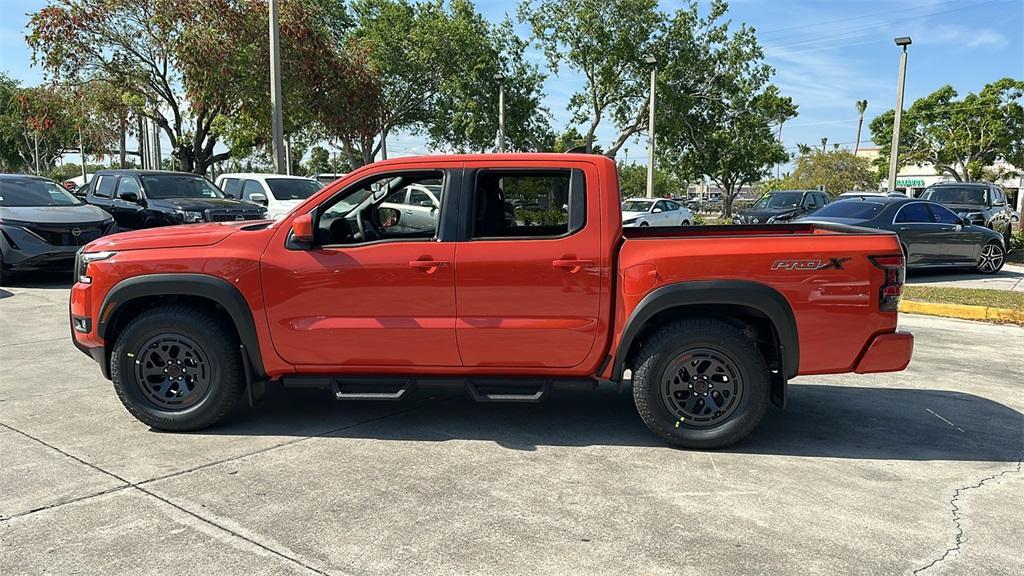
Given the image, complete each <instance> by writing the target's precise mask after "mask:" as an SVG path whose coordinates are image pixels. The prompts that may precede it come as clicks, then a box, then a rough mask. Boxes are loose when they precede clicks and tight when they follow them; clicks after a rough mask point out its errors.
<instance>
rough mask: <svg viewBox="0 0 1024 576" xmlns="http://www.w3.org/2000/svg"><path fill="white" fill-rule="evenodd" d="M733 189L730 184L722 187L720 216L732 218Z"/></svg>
mask: <svg viewBox="0 0 1024 576" xmlns="http://www.w3.org/2000/svg"><path fill="white" fill-rule="evenodd" d="M732 201H733V191H732V187H731V186H727V187H724V188H722V218H732Z"/></svg>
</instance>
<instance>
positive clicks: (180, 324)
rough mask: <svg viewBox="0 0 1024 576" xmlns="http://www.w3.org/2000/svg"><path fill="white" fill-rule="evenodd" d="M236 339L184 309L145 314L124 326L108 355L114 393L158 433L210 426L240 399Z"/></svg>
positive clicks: (207, 317)
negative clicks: (160, 431) (158, 430)
mask: <svg viewBox="0 0 1024 576" xmlns="http://www.w3.org/2000/svg"><path fill="white" fill-rule="evenodd" d="M237 342H238V338H237V337H236V335H235V333H234V331H233V330H231V329H230V327H229V326H227V325H225V323H224V322H223V321H221V320H218V319H217V318H215V317H213V316H211V315H209V314H208V313H206V312H204V311H202V310H199V309H196V308H191V307H187V306H162V307H159V308H153V309H151V310H148V311H146V312H144V313H142V314H141V315H139V316H138V317H136V318H135V319H134V320H132V321H131V322H129V323H128V326H126V327H125V329H124V330H123V331H122V332H121V334H120V335H119V336H118V338H117V341H116V343H115V344H114V348H113V351H112V352H111V355H110V375H111V380H113V382H114V390H115V391H116V392H117V395H118V397H119V398H120V399H121V402H122V403H123V404H124V406H125V408H127V409H128V411H129V412H131V414H132V416H135V417H136V418H137V419H139V420H140V421H142V422H143V423H144V424H147V425H148V426H152V427H153V428H157V429H160V430H171V431H190V430H199V429H202V428H206V427H207V426H210V425H211V424H214V423H215V422H217V421H218V420H220V419H221V418H223V417H224V416H225V415H227V413H228V412H230V411H231V409H232V408H234V406H235V404H236V403H237V402H238V398H239V396H240V395H241V389H242V385H241V384H242V361H241V357H240V352H239V348H238V345H237Z"/></svg>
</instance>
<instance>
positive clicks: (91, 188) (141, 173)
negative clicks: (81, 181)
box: [85, 170, 267, 230]
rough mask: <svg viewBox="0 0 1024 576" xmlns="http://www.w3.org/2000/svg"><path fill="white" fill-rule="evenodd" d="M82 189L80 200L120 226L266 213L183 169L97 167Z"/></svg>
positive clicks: (260, 216) (253, 216)
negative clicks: (84, 192)
mask: <svg viewBox="0 0 1024 576" xmlns="http://www.w3.org/2000/svg"><path fill="white" fill-rule="evenodd" d="M86 188H87V190H86V195H85V201H86V202H88V203H89V204H92V205H94V206H99V207H100V208H103V209H104V210H106V211H107V212H110V213H111V214H112V215H113V216H114V218H115V219H116V220H117V225H118V226H119V227H120V228H121V229H122V230H137V229H141V228H154V227H157V226H170V225H173V224H189V223H193V222H233V221H238V220H263V219H265V218H266V217H267V209H266V208H264V207H263V206H259V205H257V204H252V203H250V202H243V201H241V200H235V199H233V198H228V197H227V196H226V195H225V194H224V193H223V192H221V190H220V188H217V187H216V186H214V185H213V183H212V182H210V181H209V180H207V179H206V178H203V177H202V176H199V175H198V174H192V173H189V172H162V171H147V170H101V171H99V172H97V173H96V175H95V176H94V177H93V178H92V180H90V181H89V185H88V186H87V187H86Z"/></svg>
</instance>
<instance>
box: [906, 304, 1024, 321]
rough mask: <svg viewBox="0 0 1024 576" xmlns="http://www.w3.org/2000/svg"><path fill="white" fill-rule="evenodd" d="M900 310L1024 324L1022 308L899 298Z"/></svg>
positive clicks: (911, 312)
mask: <svg viewBox="0 0 1024 576" xmlns="http://www.w3.org/2000/svg"><path fill="white" fill-rule="evenodd" d="M900 312H905V313H907V314H927V315H929V316H944V317H946V318H960V319H962V320H984V321H989V322H1013V323H1014V324H1024V310H1013V309H1010V308H993V307H992V306H969V305H967V304H945V303H942V302H918V301H915V300H900Z"/></svg>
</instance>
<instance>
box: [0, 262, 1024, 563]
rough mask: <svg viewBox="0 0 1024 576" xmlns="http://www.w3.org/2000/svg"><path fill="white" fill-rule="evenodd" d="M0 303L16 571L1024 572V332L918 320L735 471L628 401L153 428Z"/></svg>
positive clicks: (18, 291) (773, 430) (302, 403)
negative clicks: (895, 349) (675, 443)
mask: <svg viewBox="0 0 1024 576" xmlns="http://www.w3.org/2000/svg"><path fill="white" fill-rule="evenodd" d="M66 314H67V286H66V284H61V283H60V282H55V281H49V280H43V281H38V282H37V281H33V280H28V281H26V282H25V285H24V286H23V287H14V288H7V289H4V290H0V454H2V462H3V464H2V466H0V574H5V575H6V574H42V573H58V574H67V573H76V574H246V575H256V574H351V575H373V574H412V573H415V574H530V575H531V576H535V575H541V574H552V575H556V574H557V575H564V574H666V575H667V574H672V575H679V574H721V575H737V574H773V575H776V574H910V573H917V574H964V575H967V574H1021V573H1024V560H1022V556H1021V554H1020V543H1021V542H1024V522H1021V511H1022V510H1024V473H1022V471H1021V458H1022V455H1024V416H1022V412H1024V392H1022V387H1024V329H1022V328H1017V327H1009V326H997V325H988V324H978V323H971V322H964V321H957V320H945V319H937V318H926V317H915V316H903V317H902V319H901V321H902V325H903V328H904V329H908V330H911V331H913V332H914V333H915V334H916V336H917V347H916V351H915V356H914V361H913V363H912V364H911V366H910V368H909V369H908V370H907V371H905V372H902V373H897V374H881V375H871V376H855V375H846V376H829V377H802V378H798V379H797V380H796V381H795V382H794V383H793V385H792V387H791V392H790V405H789V407H788V409H787V410H785V411H780V410H776V409H772V410H771V411H770V412H769V414H768V415H767V416H766V418H765V420H764V422H763V423H762V424H761V426H760V427H759V428H758V429H757V430H756V431H755V432H754V434H753V435H752V436H751V438H750V439H749V440H748V441H746V442H744V443H742V444H740V445H738V446H736V447H734V448H732V449H729V450H725V451H717V452H691V451H683V450H676V449H672V448H668V447H666V446H664V445H662V444H661V443H660V442H659V441H658V440H657V439H656V438H655V437H654V436H652V435H651V434H650V433H649V432H648V431H647V429H646V428H645V427H644V425H643V424H642V423H641V421H640V419H639V417H638V416H637V415H636V412H635V409H634V407H633V404H632V399H631V397H630V395H629V394H627V393H623V394H620V393H618V392H617V391H616V390H615V389H613V388H609V389H601V390H599V391H597V392H595V393H586V392H572V393H570V392H566V393H562V394H559V395H556V396H555V397H554V398H552V400H550V401H548V402H546V403H543V404H526V405H509V404H505V405H502V404H474V403H473V402H471V401H470V400H469V399H467V398H464V397H462V396H458V395H450V396H448V395H445V396H437V397H423V398H419V399H416V400H413V401H410V402H406V403H383V402H368V403H338V402H335V401H333V400H330V399H328V397H327V396H326V395H324V393H319V392H312V393H298V392H291V391H289V392H288V393H283V392H282V393H273V394H271V395H270V396H269V397H268V398H267V400H266V401H265V402H264V403H263V404H262V405H260V406H259V407H258V408H257V409H256V410H255V411H254V412H253V413H243V414H240V415H238V416H236V417H234V418H232V419H231V420H230V421H229V422H227V423H226V424H224V425H221V426H219V427H217V428H214V429H211V430H208V431H205V432H203V433H195V434H169V433H161V432H156V431H153V430H150V429H148V428H147V427H146V426H144V425H142V424H140V423H139V422H137V421H136V420H134V419H132V418H131V417H130V416H129V415H128V413H127V412H126V411H125V410H124V409H123V408H122V407H121V405H120V403H119V402H118V401H117V398H116V397H115V394H114V392H113V390H112V389H111V386H110V383H109V382H107V381H106V380H104V379H103V378H102V376H101V375H100V372H99V370H98V368H97V367H96V365H95V364H94V363H93V362H92V361H91V360H90V359H89V358H87V357H86V356H84V355H83V354H81V353H80V352H78V351H77V350H76V349H75V348H74V347H73V346H72V344H71V342H70V338H69V334H68V327H67V317H66Z"/></svg>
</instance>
